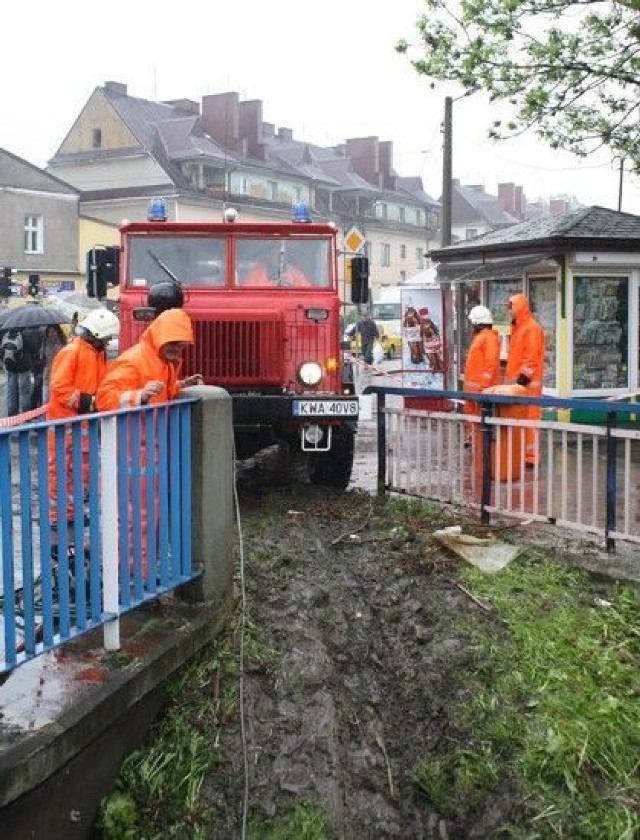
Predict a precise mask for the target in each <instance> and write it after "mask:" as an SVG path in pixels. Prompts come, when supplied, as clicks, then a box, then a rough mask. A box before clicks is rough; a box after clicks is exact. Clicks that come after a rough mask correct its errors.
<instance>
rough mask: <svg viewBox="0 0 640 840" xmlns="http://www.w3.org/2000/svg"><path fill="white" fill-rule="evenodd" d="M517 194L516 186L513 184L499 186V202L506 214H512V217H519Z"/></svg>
mask: <svg viewBox="0 0 640 840" xmlns="http://www.w3.org/2000/svg"><path fill="white" fill-rule="evenodd" d="M515 192H516V185H515V184H513V183H509V184H506V183H505V184H498V201H499V202H500V204H501V205H502V209H503V210H504V211H505V213H510V214H511V215H512V216H517V215H518V213H517V211H516V195H515ZM521 192H522V190H521Z"/></svg>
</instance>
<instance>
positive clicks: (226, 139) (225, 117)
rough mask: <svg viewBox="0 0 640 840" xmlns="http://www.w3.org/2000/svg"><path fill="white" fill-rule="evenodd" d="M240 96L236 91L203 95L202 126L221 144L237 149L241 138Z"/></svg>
mask: <svg viewBox="0 0 640 840" xmlns="http://www.w3.org/2000/svg"><path fill="white" fill-rule="evenodd" d="M238 101H239V96H238V94H237V93H235V92H229V93H214V94H209V95H207V96H203V97H202V126H203V128H204V130H205V133H206V134H208V135H209V136H210V137H213V139H214V140H216V141H217V142H218V143H220V145H221V146H223V147H225V148H227V149H230V150H235V149H237V147H238V141H239V138H240V115H239V105H238Z"/></svg>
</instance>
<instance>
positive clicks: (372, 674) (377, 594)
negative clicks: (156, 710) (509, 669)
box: [203, 475, 606, 840]
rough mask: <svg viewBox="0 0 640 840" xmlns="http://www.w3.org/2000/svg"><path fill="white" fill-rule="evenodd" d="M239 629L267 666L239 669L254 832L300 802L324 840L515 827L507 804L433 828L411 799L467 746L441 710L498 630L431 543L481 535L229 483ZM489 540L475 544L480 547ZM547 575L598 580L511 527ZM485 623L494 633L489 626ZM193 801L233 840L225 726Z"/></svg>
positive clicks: (598, 557) (235, 740)
mask: <svg viewBox="0 0 640 840" xmlns="http://www.w3.org/2000/svg"><path fill="white" fill-rule="evenodd" d="M239 498H240V511H241V517H242V525H243V528H242V530H243V549H244V583H245V589H246V604H247V615H248V616H249V618H250V621H251V622H252V623H253V624H254V625H255V626H256V627H257V628H258V630H259V634H260V637H261V639H262V641H263V642H264V643H265V644H266V645H267V646H268V647H269V648H271V649H273V651H275V652H276V654H275V656H274V658H273V660H272V661H271V662H270V663H268V664H263V665H260V664H256V663H255V662H248V663H247V667H246V673H245V681H244V707H245V743H246V759H247V764H248V767H249V782H248V800H247V801H248V811H249V815H255V814H259V815H261V816H262V817H263V818H271V817H276V816H278V815H281V814H283V813H284V812H285V811H286V810H287V809H289V808H291V807H292V806H293V805H294V804H295V803H297V802H300V801H306V802H308V803H313V804H317V805H319V806H320V807H322V808H323V809H324V811H325V812H326V814H327V816H328V820H329V823H330V836H331V837H336V838H355V839H356V840H360V838H362V839H363V840H366V839H367V838H386V837H401V838H447V837H449V838H453V837H465V838H467V837H468V838H473V837H488V836H491V835H492V833H493V832H494V831H495V830H496V829H497V828H498V827H499V826H501V825H504V824H505V823H510V822H511V821H512V820H515V822H516V823H517V822H518V810H519V803H518V802H517V801H516V800H515V799H514V795H513V792H512V791H511V790H509V789H508V788H504V789H501V790H498V791H496V792H495V795H494V797H493V798H492V799H491V801H490V802H489V803H488V804H487V805H486V806H483V809H482V810H475V809H474V807H472V806H468V805H466V804H465V803H462V802H461V803H460V807H459V809H458V812H457V814H456V816H455V817H454V818H453V819H451V818H450V819H447V820H445V819H443V818H442V817H441V815H440V814H438V813H437V812H436V811H435V810H434V808H433V807H432V806H431V805H430V803H429V802H428V801H427V800H426V799H425V798H424V797H423V796H421V795H420V794H419V792H418V791H417V789H416V786H415V785H414V784H413V773H414V771H415V769H416V767H417V765H418V764H419V762H420V761H421V760H424V759H425V758H429V756H433V755H435V754H437V751H438V745H441V746H442V745H444V744H445V743H447V742H451V741H453V743H460V746H461V747H462V746H463V738H464V735H463V733H460V732H457V731H455V729H453V728H452V725H451V724H450V721H449V718H448V709H449V707H450V706H451V704H452V703H454V702H455V701H457V700H458V699H459V698H460V697H461V693H462V696H464V694H463V689H462V688H461V681H460V678H459V676H460V674H461V672H462V671H464V670H467V669H473V667H474V661H473V652H472V649H471V646H470V644H469V642H468V634H469V628H470V626H472V625H475V626H478V624H479V623H482V624H483V625H485V626H486V628H487V629H488V630H489V631H490V632H495V633H496V634H499V633H500V632H502V631H501V628H500V626H499V625H498V624H497V622H496V619H495V618H494V617H493V616H491V615H490V614H487V612H485V611H484V610H483V609H482V608H481V606H479V605H478V604H477V603H475V602H474V600H473V599H472V598H471V597H469V595H468V594H467V593H465V591H464V590H463V589H461V588H460V586H459V585H458V582H459V577H458V566H457V564H458V562H459V561H458V560H456V559H454V558H453V557H452V556H451V555H449V554H448V553H447V552H446V550H445V549H443V548H442V547H440V546H439V545H438V544H437V543H436V542H435V541H434V540H433V538H432V536H431V533H432V531H433V530H434V529H436V528H438V527H443V526H445V525H451V524H463V525H464V527H465V531H466V532H467V533H476V534H482V533H483V531H482V529H481V528H480V526H479V525H478V524H477V523H475V524H474V522H473V520H471V519H466V520H465V519H463V518H461V517H460V515H459V514H458V513H456V512H454V511H453V510H447V509H441V508H439V507H437V508H435V510H436V511H437V512H436V513H435V514H433V515H425V514H424V513H422V514H416V513H411V512H409V513H407V512H398V511H397V510H394V509H393V506H392V507H391V509H390V508H389V507H388V506H384V505H382V504H381V503H379V502H378V501H377V500H376V498H375V497H374V496H371V495H370V494H369V493H367V492H365V491H364V490H362V489H358V488H354V489H351V490H350V491H349V492H348V493H347V494H346V496H345V495H344V494H341V493H337V492H332V491H327V490H326V489H319V488H315V487H313V486H311V485H309V484H308V483H294V484H291V482H290V481H289V480H283V479H282V478H281V479H280V480H279V481H278V480H276V481H275V482H274V481H273V477H271V478H266V479H265V480H258V479H256V476H255V475H253V476H248V480H242V479H241V481H240V488H239ZM485 533H486V532H485ZM501 536H502V537H503V538H504V539H506V540H507V541H511V542H526V541H529V542H531V543H532V544H534V545H537V546H538V547H542V548H544V549H545V550H546V551H551V552H554V553H555V554H556V556H557V557H558V559H559V560H569V562H572V561H574V560H575V559H576V558H578V557H582V558H585V559H586V561H587V562H593V563H594V564H598V563H600V564H602V562H603V561H604V560H606V555H605V554H604V552H602V551H600V550H599V548H598V547H597V545H596V543H594V542H593V541H589V540H582V541H578V540H576V538H575V536H573V535H571V534H568V533H567V532H558V531H557V530H554V531H551V532H545V531H544V529H539V531H536V530H534V529H533V528H531V527H529V526H527V527H525V528H524V529H522V528H519V527H516V528H513V527H511V526H507V527H506V529H505V530H504V531H503V532H501ZM492 623H495V626H492ZM221 749H222V754H223V756H224V761H223V763H222V764H221V765H220V766H218V767H216V768H215V769H214V771H213V772H212V773H210V775H209V776H208V778H207V781H206V783H205V785H204V788H203V797H204V799H205V800H206V801H207V803H208V804H210V805H213V806H214V808H215V810H216V813H217V818H216V831H215V837H216V838H227V837H228V838H237V837H239V836H241V825H242V819H243V799H244V787H243V785H244V781H243V772H242V768H243V755H244V750H245V747H244V746H243V738H242V733H241V729H240V725H239V723H238V721H237V720H231V721H228V722H227V724H226V725H225V728H224V732H223V735H222V741H221Z"/></svg>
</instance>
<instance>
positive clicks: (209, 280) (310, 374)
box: [88, 203, 368, 487]
mask: <svg viewBox="0 0 640 840" xmlns="http://www.w3.org/2000/svg"><path fill="white" fill-rule="evenodd" d="M152 204H153V203H152ZM297 212H298V217H302V218H303V219H304V218H305V214H304V212H300V211H299V210H298V211H297ZM151 217H152V216H150V218H151ZM155 218H162V214H161V213H157V212H156V213H155ZM225 219H226V220H225V221H223V222H220V223H198V222H180V223H176V222H167V221H148V222H133V223H130V224H125V225H124V226H123V227H122V228H121V245H120V253H119V259H118V262H119V285H120V323H121V332H120V349H121V350H123V349H125V348H126V347H129V346H130V345H131V344H133V343H135V341H136V340H137V338H138V336H139V335H140V333H141V332H142V330H143V329H144V328H145V326H146V324H145V320H147V321H148V320H149V319H150V318H152V317H154V315H155V314H156V313H155V312H154V311H153V309H151V310H150V308H149V305H148V304H149V303H150V301H151V298H152V296H153V295H149V292H150V291H151V290H152V289H153V288H154V286H157V285H158V284H160V283H164V284H165V285H166V283H167V282H171V283H175V284H176V285H178V286H180V287H181V289H182V292H183V299H184V308H185V309H186V311H187V312H188V313H189V315H190V316H191V318H192V321H193V325H194V331H195V343H194V345H193V346H192V347H191V348H190V349H189V351H188V352H187V353H186V356H185V360H184V367H183V372H184V375H187V374H190V373H202V374H203V376H204V380H205V384H207V385H217V386H220V387H222V388H224V389H226V390H227V391H228V392H229V393H230V394H231V395H232V398H233V423H234V432H235V440H236V453H237V456H238V457H239V458H240V459H244V458H247V457H250V456H251V455H253V454H254V453H256V452H258V451H259V450H261V449H264V448H265V447H267V446H270V445H272V444H274V443H283V444H286V445H287V446H288V447H289V449H290V450H291V451H292V452H304V453H306V454H307V458H308V465H309V475H310V478H311V480H312V481H313V482H315V483H317V484H324V485H329V486H334V487H346V485H347V484H348V482H349V478H350V475H351V468H352V465H353V450H354V434H355V431H356V426H357V421H358V413H359V401H358V398H357V397H356V396H355V390H354V381H353V371H352V368H351V365H350V364H349V363H348V362H345V361H344V359H343V351H342V348H341V343H340V338H341V335H340V300H339V294H338V279H337V248H336V228H335V226H334V225H331V224H315V223H313V222H310V221H306V220H303V221H292V222H289V223H262V222H261V223H257V222H252V223H249V222H241V221H238V220H237V214H236V213H235V211H232V210H231V209H228V210H227V211H226V212H225ZM90 253H91V252H90ZM111 256H113V251H112V252H111ZM363 259H364V258H363ZM89 262H91V263H92V268H93V269H94V276H93V279H92V282H93V283H94V289H100V287H101V279H100V276H99V275H100V270H101V269H100V264H101V263H102V264H104V263H105V259H102V260H100V259H98V260H96V259H94V260H90V261H89ZM365 263H366V260H365ZM360 273H361V275H362V274H363V273H362V272H360ZM364 274H365V275H366V270H365V272H364ZM358 279H359V280H360V282H358V283H352V290H355V293H353V292H352V302H356V303H358V302H361V301H366V299H367V297H368V280H367V277H366V276H360V277H359V278H358ZM88 285H89V281H88ZM104 285H105V284H104V282H102V287H103V288H104ZM97 296H102V295H100V294H98V295H97Z"/></svg>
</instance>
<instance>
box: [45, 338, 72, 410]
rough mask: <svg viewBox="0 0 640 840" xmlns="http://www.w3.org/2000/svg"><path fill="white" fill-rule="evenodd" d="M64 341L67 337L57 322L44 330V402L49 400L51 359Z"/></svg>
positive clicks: (64, 343) (65, 341) (62, 345)
mask: <svg viewBox="0 0 640 840" xmlns="http://www.w3.org/2000/svg"><path fill="white" fill-rule="evenodd" d="M66 343H67V339H66V336H65V334H64V332H63V330H62V327H61V326H60V325H59V324H50V325H49V326H48V327H47V329H46V331H45V335H44V342H43V344H42V356H43V360H44V370H43V374H42V378H43V382H42V401H43V402H44V403H48V402H49V379H50V378H51V367H52V365H53V360H54V359H55V357H56V355H57V354H58V352H59V351H60V350H62V348H63V347H64V346H65V345H66Z"/></svg>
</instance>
